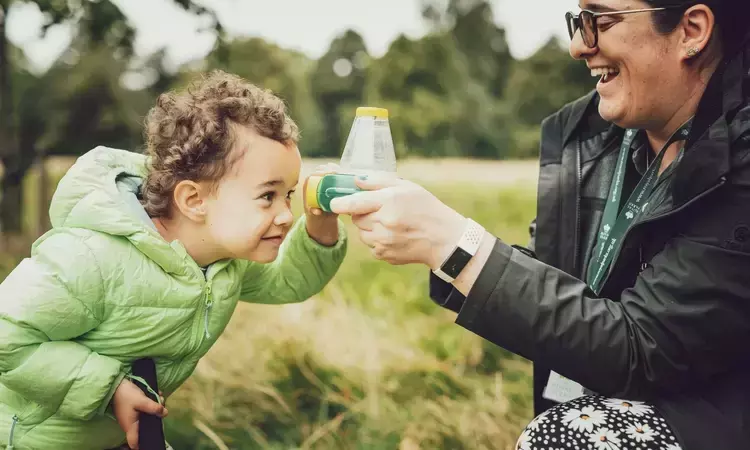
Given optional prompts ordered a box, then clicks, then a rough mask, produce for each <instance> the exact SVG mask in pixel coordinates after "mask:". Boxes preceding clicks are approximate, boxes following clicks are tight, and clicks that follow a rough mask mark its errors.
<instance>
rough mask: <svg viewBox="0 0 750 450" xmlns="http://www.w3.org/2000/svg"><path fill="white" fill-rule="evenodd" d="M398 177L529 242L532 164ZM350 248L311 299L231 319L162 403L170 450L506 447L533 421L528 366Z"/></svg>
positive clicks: (419, 284) (461, 164)
mask: <svg viewBox="0 0 750 450" xmlns="http://www.w3.org/2000/svg"><path fill="white" fill-rule="evenodd" d="M320 162H321V161H306V163H305V169H304V171H305V172H307V171H309V170H310V168H312V167H314V166H315V165H317V164H319V163H320ZM60 167H63V168H64V165H63V166H60ZM60 167H55V169H60ZM400 173H401V174H402V175H403V176H404V177H406V178H410V179H414V180H416V181H419V182H421V183H422V184H423V185H425V186H426V187H427V188H428V189H430V190H431V191H432V192H434V193H435V194H436V195H437V196H438V197H439V198H441V199H442V200H443V201H445V202H446V203H447V204H448V205H450V206H452V207H454V208H455V209H457V210H458V211H459V212H461V213H463V214H465V215H467V216H470V217H472V218H474V219H475V220H477V221H478V222H480V223H482V224H483V225H484V226H485V227H487V229H488V230H490V231H491V232H493V233H494V234H495V235H497V236H499V237H502V238H503V239H504V240H506V241H507V242H510V243H521V244H525V243H526V241H527V227H528V223H529V221H530V220H531V219H532V217H533V215H534V209H535V204H536V199H535V182H536V165H535V164H534V163H527V162H521V163H518V162H509V163H487V162H467V161H408V162H405V163H402V164H401V169H400ZM28 183H29V188H30V190H31V191H32V192H33V188H34V181H33V177H32V179H30V180H29V181H28ZM298 198H299V196H298ZM295 210H296V212H297V213H299V212H300V206H299V203H296V204H295ZM29 221H33V218H30V219H29ZM347 222H348V221H347ZM350 238H351V243H350V247H349V253H348V255H347V258H346V260H345V262H344V264H343V266H342V269H341V270H340V272H339V273H338V274H337V275H336V277H335V279H334V280H333V282H332V283H331V284H330V285H328V286H327V287H326V288H325V290H324V291H323V292H322V293H321V295H319V296H317V297H315V298H313V299H310V300H309V301H307V302H305V303H302V304H297V305H285V306H268V305H249V304H241V305H240V306H239V307H238V309H237V313H236V315H235V317H234V318H233V319H232V321H231V323H230V325H229V327H228V329H227V330H226V332H225V334H224V335H223V336H222V337H221V338H220V340H219V342H218V343H217V345H216V346H215V347H214V348H213V349H212V350H211V351H210V352H209V354H208V355H207V356H206V357H205V358H204V359H203V360H202V361H201V363H200V364H199V366H198V368H197V370H196V372H195V373H194V374H193V376H192V377H191V379H190V380H189V381H188V382H187V383H186V384H185V385H184V386H183V387H182V388H181V389H180V390H178V391H177V393H175V395H173V396H172V397H171V398H170V399H168V401H167V404H168V406H169V407H170V417H169V418H168V419H167V421H166V424H167V436H168V439H169V441H170V443H171V444H172V445H173V446H174V448H175V449H176V450H183V449H188V450H199V449H217V448H218V449H228V448H231V449H279V450H280V449H321V450H322V449H331V450H338V449H356V450H366V449H367V450H381V449H383V450H385V449H397V450H418V449H419V450H427V449H450V450H454V449H467V450H468V449H471V450H484V449H502V450H509V449H511V448H513V445H514V443H515V440H516V437H517V436H518V434H519V430H520V429H521V427H522V426H523V425H524V424H525V423H526V422H527V421H528V420H529V419H530V418H531V380H530V365H529V363H528V362H527V361H525V360H523V359H521V358H519V357H517V356H514V355H512V354H510V353H508V352H506V351H504V350H502V349H500V348H498V347H496V346H494V345H492V344H489V343H487V342H485V341H483V340H482V339H480V338H478V337H477V336H475V335H473V334H471V333H470V332H468V331H466V330H464V329H462V328H461V327H459V326H458V325H455V324H454V323H453V321H454V319H455V314H454V313H451V312H448V311H445V310H443V309H442V308H440V307H438V306H436V305H434V304H433V303H432V302H431V301H430V300H429V298H428V295H427V273H428V272H427V269H426V268H423V267H416V266H400V267H392V266H389V265H387V264H386V263H383V262H378V261H374V260H372V259H371V258H370V256H369V252H368V249H367V248H366V247H365V246H364V245H363V244H361V243H360V242H359V241H358V240H357V238H356V235H355V233H354V232H353V230H352V231H351V232H350Z"/></svg>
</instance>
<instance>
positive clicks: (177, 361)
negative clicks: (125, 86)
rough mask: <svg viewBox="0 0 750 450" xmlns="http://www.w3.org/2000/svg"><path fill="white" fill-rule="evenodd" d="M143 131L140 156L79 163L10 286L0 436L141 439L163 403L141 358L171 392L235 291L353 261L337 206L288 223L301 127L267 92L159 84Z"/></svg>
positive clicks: (104, 153)
mask: <svg viewBox="0 0 750 450" xmlns="http://www.w3.org/2000/svg"><path fill="white" fill-rule="evenodd" d="M145 135H146V141H147V154H146V155H142V154H137V153H133V152H128V151H124V150H117V149H111V148H106V147H97V148H96V149H94V150H92V151H90V152H88V153H87V154H85V155H83V156H82V157H80V158H79V159H78V160H77V161H76V163H75V164H74V165H73V166H72V167H71V169H70V170H69V171H68V172H67V173H66V174H65V176H64V177H63V178H62V180H61V181H60V183H59V185H58V187H57V190H56V192H55V194H54V196H53V199H52V204H51V206H50V219H51V222H52V229H51V231H49V232H48V233H46V234H45V235H44V236H42V237H41V238H39V239H38V240H37V241H36V242H35V243H34V244H33V246H32V249H31V256H30V257H29V258H26V259H24V260H23V261H22V262H21V263H20V264H19V265H18V266H17V267H16V268H15V269H14V270H13V272H12V273H11V274H10V275H9V276H8V277H7V278H6V279H5V280H4V281H3V282H2V284H0V448H3V446H6V447H5V448H8V449H10V448H12V449H15V450H24V449H34V450H44V449H62V448H71V449H76V450H86V449H92V450H94V449H95V450H102V449H107V448H116V447H118V446H124V445H129V446H130V447H131V448H134V449H135V448H137V445H138V444H137V443H138V426H137V420H138V414H139V412H146V413H151V414H156V415H160V416H162V417H163V416H165V415H166V413H167V411H166V409H165V408H164V407H163V406H162V405H161V404H160V402H154V401H152V400H151V399H149V398H148V397H146V396H145V395H144V394H143V393H142V392H141V390H140V389H139V387H138V386H137V385H136V384H135V383H138V382H140V381H139V380H137V379H135V378H132V374H131V373H130V370H131V364H132V362H133V361H135V360H137V359H140V358H143V357H150V358H153V359H154V361H155V363H156V369H157V377H158V383H159V388H160V389H161V390H162V392H163V394H164V396H165V397H168V396H169V395H170V394H171V393H172V392H174V391H175V390H176V389H177V388H178V387H179V386H180V385H181V384H182V383H183V382H184V381H185V380H186V379H187V378H188V377H189V376H190V374H191V373H192V372H193V370H194V368H195V366H196V364H197V363H198V360H199V359H200V358H201V357H202V356H203V355H205V354H206V352H208V350H209V349H210V348H211V346H212V345H213V344H214V343H215V342H216V339H217V338H218V337H219V335H220V334H221V333H222V331H223V330H224V328H225V327H226V325H227V323H228V322H229V319H230V317H231V316H232V312H233V311H234V309H235V307H236V305H237V301H238V300H243V301H247V302H254V303H272V304H282V303H293V302H301V301H304V300H306V299H308V298H310V297H311V296H313V295H315V294H317V293H318V292H320V291H321V289H323V287H324V286H325V285H326V284H327V283H328V282H329V281H330V280H331V278H332V277H333V276H334V274H335V273H336V271H337V270H338V268H339V266H340V264H341V262H342V260H343V259H344V256H345V253H346V237H345V234H344V229H343V225H342V223H341V221H340V220H339V218H338V217H337V216H336V215H333V214H328V213H323V212H321V211H319V210H315V211H309V210H306V211H305V215H304V216H303V217H302V218H300V219H299V220H297V221H296V223H293V222H294V218H293V216H292V211H291V209H290V201H291V200H290V199H291V196H292V193H293V192H294V191H295V188H296V186H297V184H298V181H299V177H300V168H301V158H300V153H299V150H298V148H297V141H298V129H297V126H296V124H295V123H294V122H293V121H292V119H290V118H289V117H288V115H287V113H286V108H285V106H284V103H283V102H282V101H281V100H280V99H279V98H277V97H275V96H274V95H273V94H271V93H270V92H268V91H266V90H263V89H260V88H259V87H256V86H254V85H252V84H250V83H248V82H246V81H244V80H242V79H241V78H239V77H236V76H233V75H230V74H226V73H224V72H220V71H217V72H212V73H211V74H210V75H208V76H205V77H203V78H202V79H201V80H199V81H197V82H196V83H195V84H194V85H193V86H191V87H190V88H189V89H187V90H185V91H182V92H178V93H168V94H163V95H161V96H160V97H159V98H158V100H157V103H156V105H155V106H154V107H153V108H152V110H151V111H150V112H149V114H148V116H147V118H146V124H145Z"/></svg>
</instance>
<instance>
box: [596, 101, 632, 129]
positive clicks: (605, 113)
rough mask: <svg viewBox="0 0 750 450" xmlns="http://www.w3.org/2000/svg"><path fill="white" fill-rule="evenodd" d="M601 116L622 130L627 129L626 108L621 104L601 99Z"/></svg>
mask: <svg viewBox="0 0 750 450" xmlns="http://www.w3.org/2000/svg"><path fill="white" fill-rule="evenodd" d="M599 115H600V116H601V117H602V119H604V120H606V121H607V122H610V123H614V124H615V125H617V126H619V127H622V128H627V126H626V125H625V122H626V120H625V114H624V108H623V107H622V106H621V104H620V103H619V102H616V101H612V100H606V99H601V100H600V101H599Z"/></svg>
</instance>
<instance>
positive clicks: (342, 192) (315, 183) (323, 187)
mask: <svg viewBox="0 0 750 450" xmlns="http://www.w3.org/2000/svg"><path fill="white" fill-rule="evenodd" d="M356 177H357V175H353V174H343V173H336V174H327V175H323V176H322V177H321V176H318V175H311V176H310V177H308V178H307V180H305V185H304V187H303V191H304V195H305V202H306V204H307V207H308V208H320V209H321V210H323V211H326V212H331V200H333V199H334V198H336V197H344V196H347V195H351V194H354V193H357V192H360V191H361V189H360V188H359V187H358V186H357V184H356V182H355V178H356Z"/></svg>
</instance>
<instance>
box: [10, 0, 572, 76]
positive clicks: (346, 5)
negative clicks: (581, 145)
mask: <svg viewBox="0 0 750 450" xmlns="http://www.w3.org/2000/svg"><path fill="white" fill-rule="evenodd" d="M113 1H115V2H116V3H117V4H119V5H120V7H121V8H122V9H123V11H124V12H125V14H126V15H127V16H128V18H129V19H130V20H131V21H132V22H133V23H134V24H135V26H136V29H137V38H136V52H137V53H138V54H140V55H145V54H148V53H151V52H153V51H155V50H157V49H158V48H160V47H163V46H166V47H167V49H168V53H167V58H168V63H169V64H170V65H176V64H181V63H184V62H187V61H189V60H191V59H196V58H200V57H202V56H204V55H205V54H206V53H207V52H208V51H210V49H211V48H212V46H213V42H214V37H213V36H212V35H211V34H210V33H208V32H203V33H202V32H199V31H196V29H198V28H199V27H200V26H201V23H200V21H199V20H197V19H196V18H195V17H193V16H191V15H190V14H187V13H185V12H183V11H181V10H180V8H179V7H178V6H175V5H174V3H173V1H172V0H113ZM202 3H203V4H205V5H208V6H211V7H215V8H217V10H218V13H219V17H220V20H221V21H222V23H223V24H224V26H225V27H226V29H227V31H228V32H229V33H230V34H231V35H233V36H261V37H263V38H265V39H267V40H269V41H272V42H275V43H277V44H279V45H280V46H282V47H286V48H292V49H297V50H300V51H302V52H304V53H306V54H307V55H309V56H310V57H313V58H317V57H319V56H321V55H322V54H323V53H325V52H326V50H327V49H328V46H329V44H330V42H331V41H332V40H333V39H334V38H335V37H336V36H338V35H339V34H341V33H342V32H343V31H344V30H346V29H347V28H351V29H354V30H356V31H357V32H359V33H360V34H361V35H362V36H363V37H364V40H365V43H366V45H367V47H368V50H369V52H370V53H371V54H373V55H374V56H376V57H377V56H381V55H382V54H384V53H385V52H386V51H387V49H388V46H389V44H390V43H391V42H392V41H393V39H394V38H395V37H396V36H398V35H399V34H401V33H403V34H406V35H407V36H410V37H414V38H416V37H419V36H421V35H422V34H423V33H424V31H425V29H424V23H423V21H422V19H421V17H420V12H419V0H202ZM577 4H578V2H577V0H536V1H532V2H530V1H522V0H492V6H493V10H494V14H495V20H496V22H497V23H498V24H500V25H501V26H503V27H505V29H506V30H507V35H508V42H509V45H510V48H511V52H512V54H513V55H514V56H515V57H517V58H524V57H526V56H529V55H530V54H531V53H533V52H534V50H536V49H537V48H538V47H539V45H541V44H543V43H544V42H546V40H547V39H548V38H549V37H550V36H552V35H557V36H560V37H561V38H563V39H566V40H567V31H566V27H565V20H564V14H565V11H568V10H575V9H577ZM14 5H15V6H14V7H13V9H12V10H11V12H10V14H9V19H10V20H9V23H8V36H9V39H10V40H11V42H13V43H14V44H15V45H18V46H21V47H22V48H23V49H24V51H25V52H26V55H27V57H28V58H29V59H30V60H31V61H32V63H33V64H34V65H35V67H38V68H39V69H40V70H44V69H45V68H46V67H47V66H48V65H49V64H50V63H51V62H52V60H53V59H54V58H55V57H56V56H57V55H58V54H59V53H60V52H61V51H62V50H63V49H64V48H65V47H66V46H67V44H68V43H69V41H70V35H71V30H70V29H69V28H67V27H64V26H61V27H55V28H54V29H52V30H51V31H50V32H49V33H48V35H47V37H46V38H45V39H40V38H39V37H38V33H39V26H40V23H41V21H42V16H41V13H40V12H39V10H38V8H37V7H36V5H35V4H31V3H27V4H21V3H14Z"/></svg>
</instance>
